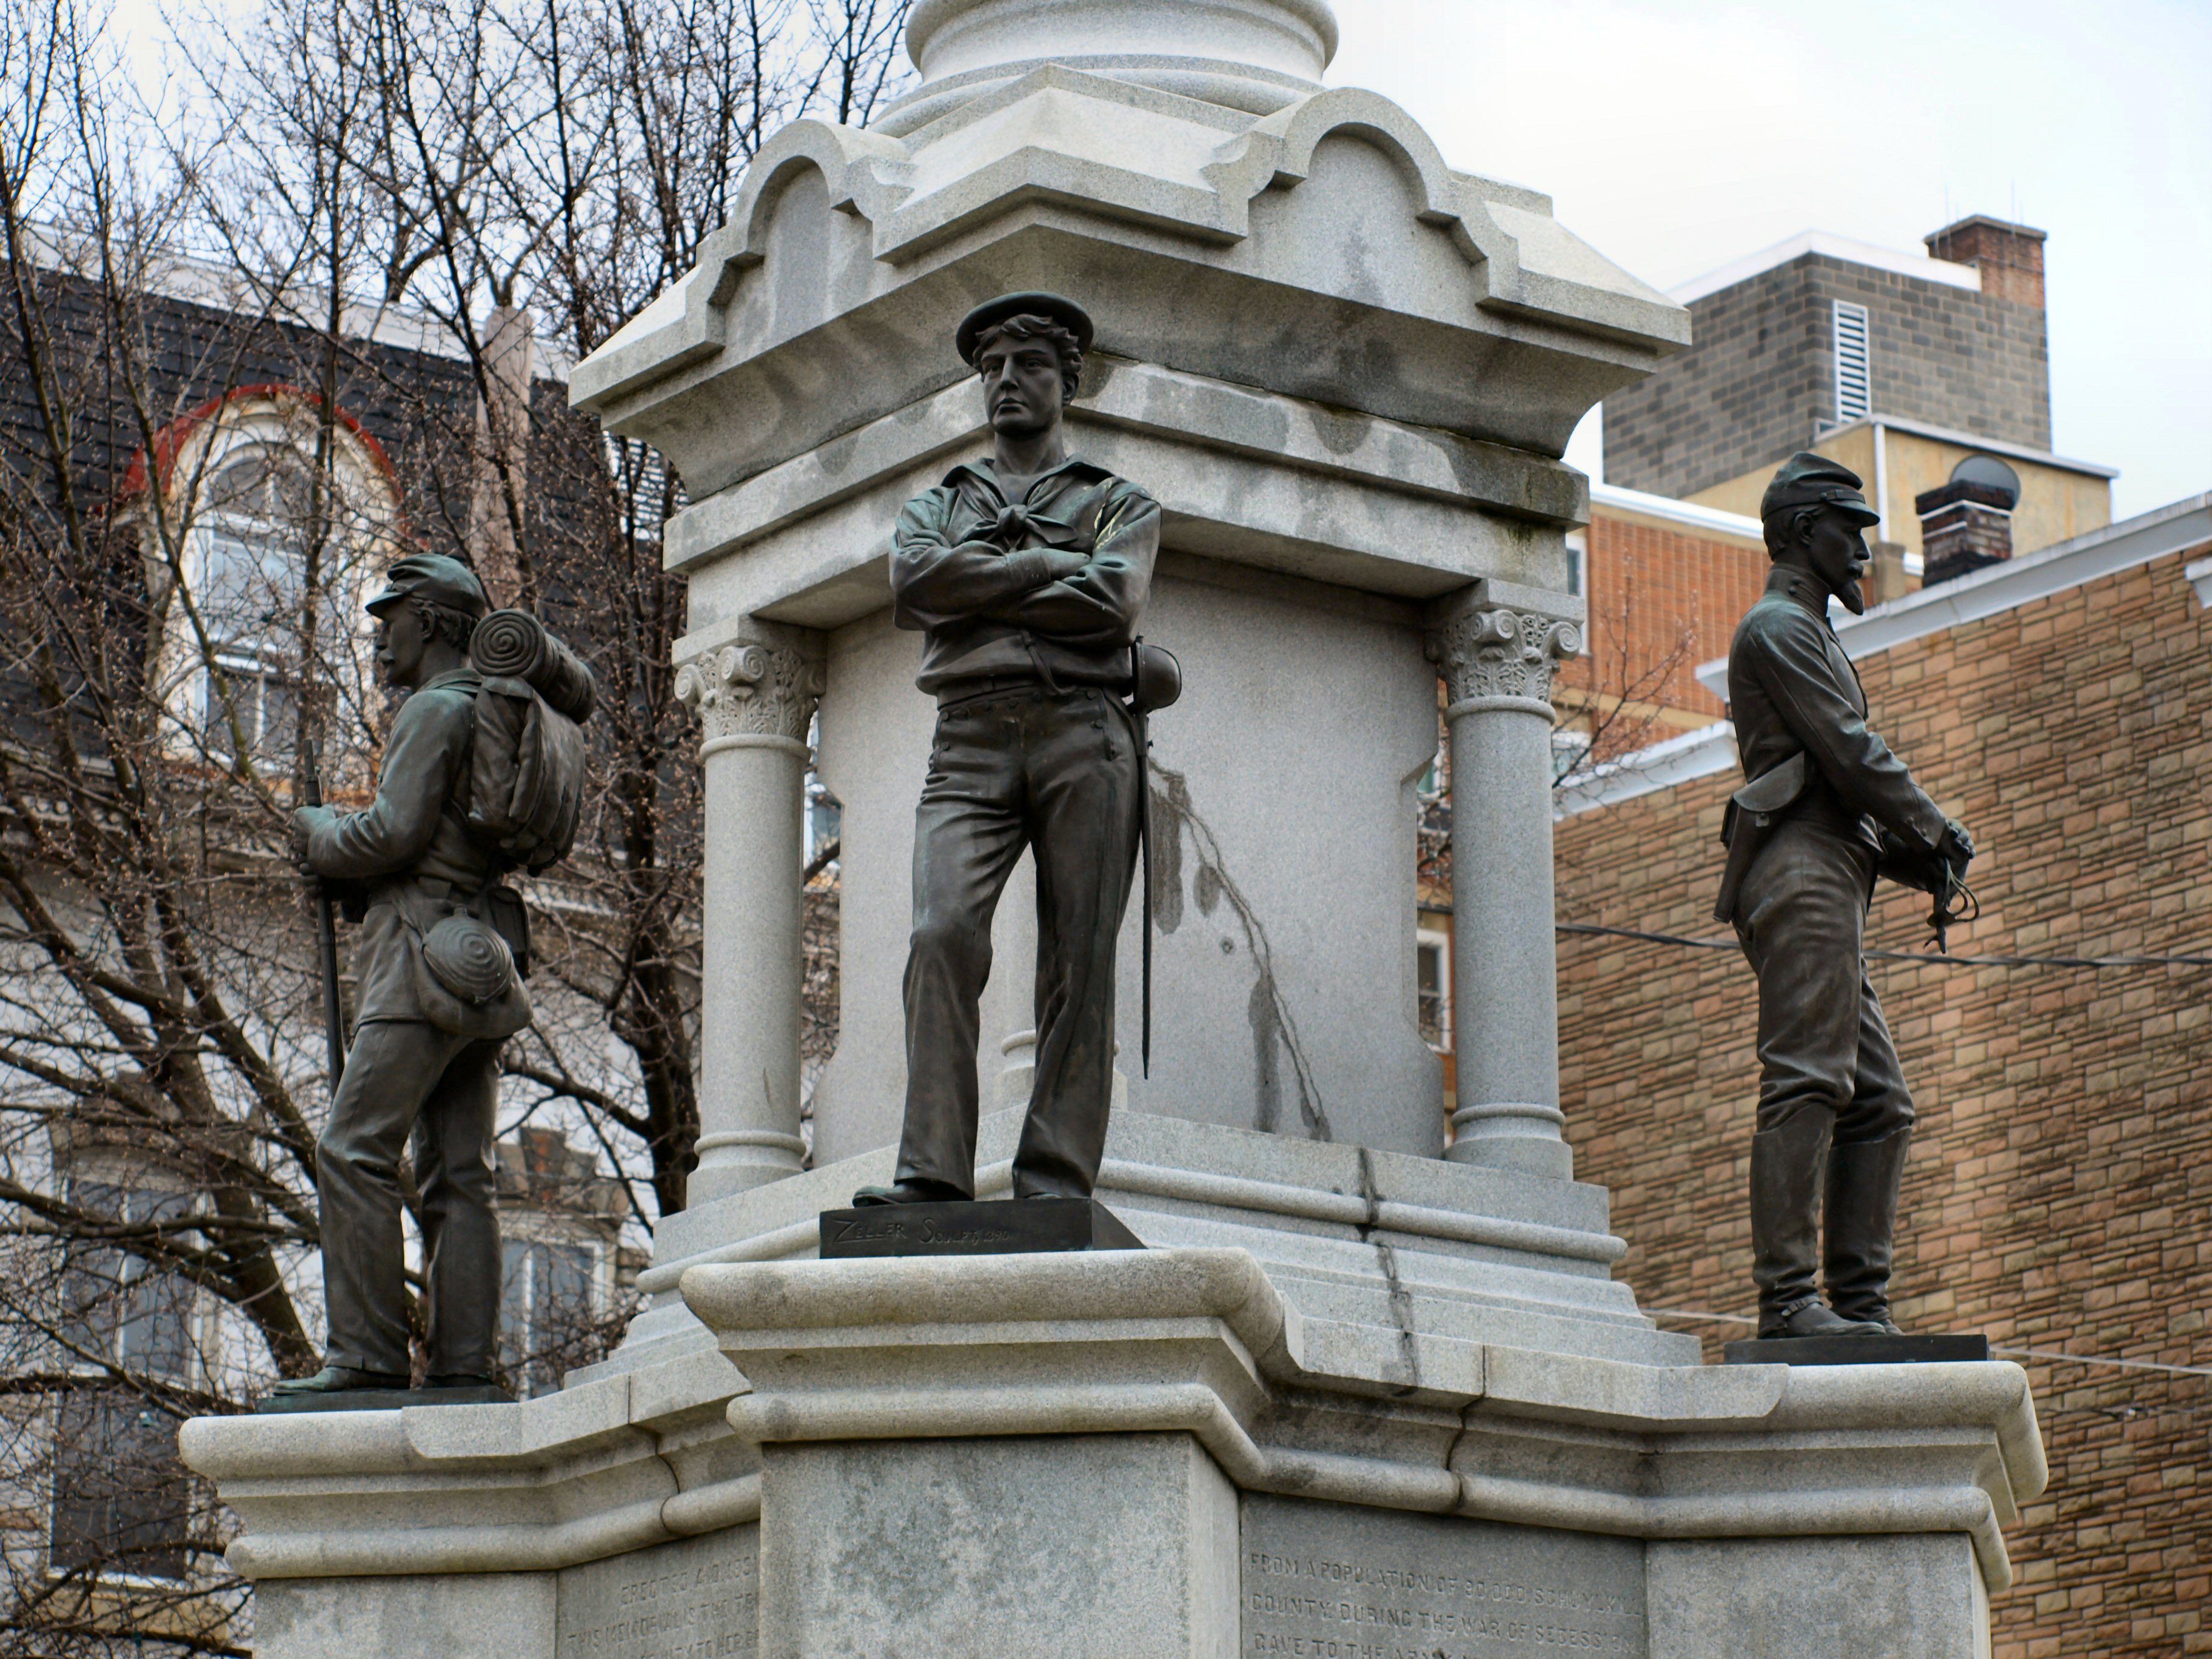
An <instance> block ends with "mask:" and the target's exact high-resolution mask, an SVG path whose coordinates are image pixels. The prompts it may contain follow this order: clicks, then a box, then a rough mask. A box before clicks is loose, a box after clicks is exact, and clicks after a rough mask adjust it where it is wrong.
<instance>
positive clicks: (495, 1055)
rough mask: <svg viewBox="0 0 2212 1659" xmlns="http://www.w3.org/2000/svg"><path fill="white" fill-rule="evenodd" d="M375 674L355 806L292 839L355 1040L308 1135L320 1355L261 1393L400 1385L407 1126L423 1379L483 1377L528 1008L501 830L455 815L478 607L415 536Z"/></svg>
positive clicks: (404, 1379) (453, 570)
mask: <svg viewBox="0 0 2212 1659" xmlns="http://www.w3.org/2000/svg"><path fill="white" fill-rule="evenodd" d="M485 609H486V600H485V597H484V591H483V586H482V585H481V584H480V583H479V582H478V581H477V578H476V574H475V573H474V572H473V571H471V569H470V568H468V567H467V566H466V565H465V564H463V563H461V562H459V561H458V560H456V559H450V558H446V557H443V556H438V555H430V554H417V555H414V556H410V557H407V558H404V559H401V560H400V561H399V562H397V563H396V564H394V565H393V566H392V569H391V571H390V573H389V575H388V578H387V585H386V587H385V590H384V591H383V592H380V593H379V594H377V595H376V597H375V598H374V599H370V600H369V601H368V610H369V611H370V613H371V614H372V615H373V616H374V617H375V618H376V623H377V635H376V657H377V662H378V665H379V666H380V668H381V669H382V670H383V672H384V676H385V678H386V680H387V682H388V683H389V684H392V685H393V686H395V687H398V688H400V689H403V690H407V691H409V692H410V696H408V698H407V700H406V702H404V703H403V704H402V705H401V706H400V709H399V713H398V716H397V717H396V718H395V719H394V720H393V721H392V732H391V737H390V739H389V741H388V743H387V744H386V750H385V757H384V770H383V774H382V775H381V776H380V778H379V779H378V781H377V792H376V799H375V801H374V804H373V805H370V806H369V807H368V809H367V810H366V811H359V812H339V811H336V810H334V809H332V808H330V807H325V806H305V807H302V808H301V809H300V810H299V811H297V812H296V813H295V838H296V841H297V842H298V846H299V849H300V852H301V858H302V860H303V861H304V862H305V864H306V865H307V866H308V867H309V868H310V869H312V870H313V872H314V873H315V874H317V875H318V876H320V877H322V878H324V879H325V882H326V883H328V884H331V885H333V886H335V887H337V889H339V890H340V891H341V892H343V894H344V895H345V896H346V899H347V911H348V915H349V916H350V917H352V918H353V919H354V920H356V921H360V922H361V923H362V927H361V932H360V936H359V939H358V941H357V943H356V947H355V965H356V970H357V977H358V980H359V983H360V995H359V1010H358V1013H357V1015H356V1025H355V1031H354V1038H353V1045H352V1048H351V1049H350V1051H349V1053H348V1054H347V1056H346V1065H345V1070H344V1075H343V1079H342V1080H341V1081H340V1082H339V1085H338V1087H337V1093H336V1096H335V1097H334V1098H333V1099H332V1101H331V1115H330V1122H329V1125H328V1127H325V1130H324V1131H323V1134H322V1137H321V1139H319V1141H318V1142H317V1144H316V1148H315V1155H316V1156H315V1163H316V1176H317V1185H318V1188H319V1194H320V1199H321V1215H322V1244H323V1272H324V1286H325V1299H326V1302H327V1304H328V1308H329V1314H330V1333H329V1340H328V1343H327V1345H326V1347H325V1359H326V1361H327V1363H326V1364H325V1367H324V1369H323V1370H321V1371H320V1372H319V1373H318V1374H317V1375H315V1376H312V1377H307V1378H302V1379H299V1380H297V1381H294V1382H290V1383H280V1384H278V1385H277V1388H276V1392H275V1395H274V1397H272V1399H271V1400H270V1401H269V1402H268V1403H267V1406H265V1407H264V1409H268V1408H271V1407H283V1408H296V1407H301V1406H316V1407H319V1406H320V1405H322V1404H325V1403H327V1404H331V1405H337V1404H343V1403H345V1398H344V1397H345V1396H349V1395H352V1396H356V1397H357V1398H366V1397H369V1396H367V1395H364V1394H363V1393H362V1391H366V1390H382V1389H405V1388H406V1387H407V1386H408V1382H409V1373H410V1363H409V1362H410V1355H409V1346H408V1335H409V1331H408V1317H407V1296H406V1285H405V1280H404V1267H405V1264H404V1260H403V1259H402V1255H401V1236H400V1193H399V1182H398V1164H399V1156H400V1152H401V1150H402V1148H403V1147H404V1146H405V1145H406V1143H407V1140H408V1138H409V1136H410V1133H411V1134H412V1136H413V1138H414V1147H415V1165H414V1172H415V1179H416V1186H417V1188H418V1190H419V1193H420V1197H421V1214H422V1232H423V1241H422V1243H423V1280H424V1285H425V1291H426V1295H425V1297H424V1301H425V1304H426V1307H425V1311H426V1314H427V1322H428V1341H427V1346H428V1371H429V1376H428V1387H429V1389H435V1390H439V1391H441V1392H443V1393H444V1394H445V1395H447V1397H448V1398H470V1397H481V1396H482V1395H486V1394H489V1393H490V1392H492V1390H491V1388H490V1384H491V1371H492V1361H493V1353H492V1344H493V1339H494V1335H495V1323H496V1321H497V1317H498V1311H499V1294H500V1245H499V1223H498V1219H497V1218H496V1216H495V1213H494V1211H493V1199H494V1187H493V1163H492V1141H493V1134H494V1127H495V1112H496V1109H497V1105H498V1081H499V1050H500V1042H501V1039H502V1038H504V1037H505V1036H508V1035H509V1034H511V1033H512V1032H513V1031H516V1030H520V1028H521V1027H522V1026H523V1025H525V1024H528V1022H529V1019H530V1003H529V999H528V997H527V995H526V994H525V993H524V991H523V988H522V986H521V984H520V977H519V970H518V967H517V963H516V960H515V959H516V957H526V954H527V941H526V939H525V938H524V937H523V936H522V933H521V908H520V900H519V899H518V898H517V897H516V896H515V895H514V893H513V890H511V889H507V888H504V887H500V886H497V885H496V884H495V878H496V877H497V876H498V874H499V873H500V871H501V868H502V866H503V864H504V862H505V861H504V860H503V859H502V856H501V852H500V849H499V848H497V846H496V845H494V844H491V843H489V842H487V841H486V839H485V838H484V837H483V836H482V835H481V834H479V833H478V832H477V831H476V830H475V829H472V827H471V820H470V807H471V779H472V773H471V764H472V757H473V756H474V753H475V750H477V748H478V747H479V746H481V740H480V739H479V738H478V736H477V725H478V715H479V709H478V703H479V701H480V700H481V699H482V698H483V696H486V695H487V693H486V691H485V688H484V682H483V678H482V677H481V676H480V675H479V674H478V673H477V671H476V670H475V669H474V668H472V667H471V665H470V659H469V644H470V639H471V635H472V633H473V632H474V630H475V629H476V627H477V623H478V621H479V619H480V618H482V617H483V614H484V611H485Z"/></svg>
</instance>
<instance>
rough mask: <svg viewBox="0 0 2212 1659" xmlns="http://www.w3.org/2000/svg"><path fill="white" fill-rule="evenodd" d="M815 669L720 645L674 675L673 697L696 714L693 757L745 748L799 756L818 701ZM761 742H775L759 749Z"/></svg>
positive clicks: (768, 650)
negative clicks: (794, 749)
mask: <svg viewBox="0 0 2212 1659" xmlns="http://www.w3.org/2000/svg"><path fill="white" fill-rule="evenodd" d="M822 690H823V675H822V668H821V665H820V664H818V663H817V662H814V661H813V660H811V659H809V658H807V657H805V656H804V655H802V654H801V653H799V652H797V651H792V650H786V649H783V648H781V647H776V646H771V645H763V644H757V643H739V644H734V645H726V646H722V647H719V648H717V649H715V650H711V651H708V652H707V653H704V654H703V655H702V656H698V657H695V658H694V659H692V660H690V662H687V663H685V664H684V665H683V666H682V667H680V668H678V670H677V671H676V697H677V701H678V702H684V703H688V704H689V705H690V707H691V708H695V709H696V710H697V711H698V714H699V726H700V744H699V752H700V756H701V757H702V759H703V758H704V757H706V756H708V755H710V754H713V753H714V752H716V751H717V750H720V749H725V748H738V747H743V746H746V745H747V744H753V745H760V746H769V747H781V746H782V744H796V745H798V747H799V749H800V750H802V751H803V750H805V744H806V733H807V731H808V729H809V727H811V726H812V724H813V721H814V710H815V708H816V706H817V704H818V703H819V702H821V700H822ZM762 739H775V740H780V741H777V742H772V743H769V744H766V745H761V740H762Z"/></svg>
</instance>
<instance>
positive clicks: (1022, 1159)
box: [898, 684, 1139, 1198]
mask: <svg viewBox="0 0 2212 1659" xmlns="http://www.w3.org/2000/svg"><path fill="white" fill-rule="evenodd" d="M1136 745H1137V737H1136V731H1135V726H1134V722H1133V719H1132V717H1131V715H1130V714H1129V713H1128V711H1127V708H1124V707H1123V705H1122V704H1121V701H1120V700H1119V699H1118V698H1116V697H1115V696H1113V695H1112V694H1111V693H1109V692H1108V691H1106V690H1103V689H1102V688H1098V687H1095V686H1075V687H1070V688H1067V689H1066V690H1058V691H1054V690H1048V688H1046V687H1045V686H1043V685H1042V684H1034V685H1024V686H1018V687H1017V688H1015V689H1012V690H997V691H994V692H991V693H988V694H986V695H983V696H970V697H968V698H965V699H962V700H958V701H948V702H945V704H943V705H942V706H941V707H940V708H939V713H938V720H937V736H936V741H935V743H934V744H933V746H932V748H931V750H930V757H929V774H928V778H927V781H926V782H925V784H924V785H923V787H922V792H921V806H920V807H919V808H918V809H917V811H916V813H915V838H914V935H913V940H912V944H911V946H910V949H909V952H908V957H907V967H906V1038H907V1097H906V1127H905V1133H904V1136H903V1138H902V1140H901V1141H900V1144H899V1162H898V1178H899V1179H900V1180H901V1181H917V1180H918V1181H931V1182H944V1183H945V1184H946V1185H948V1186H950V1187H952V1188H956V1189H957V1190H959V1191H961V1192H965V1193H971V1194H972V1193H973V1192H974V1191H975V1122H976V1114H977V1110H978V1100H977V1077H976V1040H977V1037H978V1035H979V1030H978V1027H979V1024H980V1019H981V1012H980V1011H981V999H982V994H983V986H984V982H985V981H987V979H988V978H989V976H990V971H991V918H992V915H993V914H994V912H995V911H996V909H997V908H998V903H999V896H1000V893H1001V892H1002V891H1003V890H1005V887H1006V878H1008V876H1010V875H1011V874H1012V872H1013V867H1014V866H1015V864H1016V863H1017V862H1018V860H1020V858H1021V854H1022V849H1023V848H1024V847H1027V848H1031V849H1032V850H1033V852H1034V854H1035V857H1036V896H1037V968H1036V1030H1037V1046H1036V1080H1035V1083H1034V1085H1032V1091H1031V1093H1030V1108H1029V1116H1028V1121H1026V1122H1025V1123H1024V1126H1023V1129H1022V1136H1021V1142H1020V1146H1019V1147H1018V1150H1017V1151H1016V1152H1015V1155H1014V1186H1015V1192H1016V1194H1017V1195H1018V1196H1029V1195H1031V1194H1060V1195H1063V1196H1066V1197H1078V1198H1079V1197H1087V1196H1088V1195H1089V1194H1090V1193H1091V1188H1092V1186H1093V1184H1094V1183H1095V1182H1096V1181H1097V1176H1098V1164H1099V1160H1100V1158H1102V1157H1103V1156H1104V1152H1105V1146H1106V1115H1107V1109H1108V1106H1109V1102H1110V1100H1111V1097H1112V1092H1113V1083H1114V957H1115V936H1116V935H1117V934H1118V933H1119V932H1120V930H1121V914H1122V911H1123V909H1124V908H1126V907H1127V903H1128V899H1129V888H1130V884H1131V877H1132V873H1133V868H1134V865H1135V860H1136V851H1137V826H1138V807H1139V801H1138V765H1137V761H1138V757H1137V747H1136Z"/></svg>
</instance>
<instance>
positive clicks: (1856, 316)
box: [1834, 300, 1874, 425]
mask: <svg viewBox="0 0 2212 1659" xmlns="http://www.w3.org/2000/svg"><path fill="white" fill-rule="evenodd" d="M1834 311H1835V321H1834V329H1835V356H1836V421H1837V423H1838V425H1844V424H1847V423H1849V422H1852V421H1857V420H1863V419H1864V418H1865V417H1866V416H1869V415H1871V414H1872V413H1873V412H1874V356H1873V348H1872V346H1871V345H1870V344H1869V336H1868V333H1867V308H1866V307H1864V306H1855V305H1853V304H1852V303H1851V302H1850V301H1848V300H1838V301H1835V302H1834Z"/></svg>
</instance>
